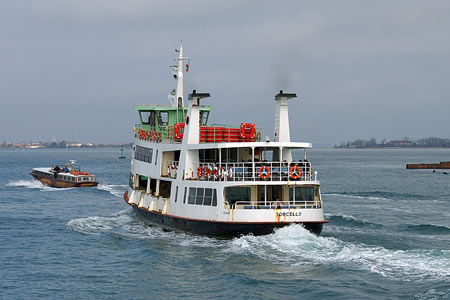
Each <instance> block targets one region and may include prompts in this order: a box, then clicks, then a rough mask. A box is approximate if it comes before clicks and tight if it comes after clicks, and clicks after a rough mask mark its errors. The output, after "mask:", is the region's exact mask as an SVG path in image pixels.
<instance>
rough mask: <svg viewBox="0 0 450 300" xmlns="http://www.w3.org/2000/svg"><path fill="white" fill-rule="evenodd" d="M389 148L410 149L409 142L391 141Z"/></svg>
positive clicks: (410, 143) (410, 144)
mask: <svg viewBox="0 0 450 300" xmlns="http://www.w3.org/2000/svg"><path fill="white" fill-rule="evenodd" d="M391 146H393V147H411V146H412V142H411V141H391Z"/></svg>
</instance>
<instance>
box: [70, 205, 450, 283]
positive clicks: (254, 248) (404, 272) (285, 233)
mask: <svg viewBox="0 0 450 300" xmlns="http://www.w3.org/2000/svg"><path fill="white" fill-rule="evenodd" d="M67 227H68V228H69V229H71V230H73V231H76V232H80V233H82V234H87V235H99V234H102V233H106V234H110V235H112V236H115V237H117V238H121V239H147V240H153V239H155V240H161V239H163V240H165V241H166V242H167V243H172V244H176V245H179V246H182V247H204V248H208V249H211V248H215V249H216V250H215V251H219V252H223V255H227V254H232V255H248V254H251V255H254V256H257V257H258V258H260V259H263V260H267V261H270V262H273V263H274V264H277V265H284V266H285V267H284V270H285V271H289V270H290V271H291V272H293V273H295V272H298V270H299V269H300V270H302V269H305V268H311V267H314V266H317V265H333V266H336V267H339V266H342V267H343V268H351V269H356V270H367V271H370V272H372V273H377V274H380V275H381V276H384V277H386V278H389V279H392V280H401V281H424V280H434V279H437V278H439V279H443V280H450V279H449V278H450V250H425V249H414V250H389V249H386V248H383V247H380V246H378V247H377V246H370V245H365V244H362V243H361V244H355V243H350V242H345V241H342V240H339V239H336V238H333V237H321V236H316V235H314V234H311V233H310V232H309V231H307V230H305V229H304V228H303V227H301V226H299V225H292V226H288V227H284V228H281V229H279V230H277V231H276V232H275V233H274V234H269V235H265V236H251V235H249V236H243V237H240V238H236V239H233V240H216V239H212V238H207V237H201V236H191V235H188V234H184V233H175V232H167V231H163V230H162V229H161V228H159V227H150V226H147V225H145V224H144V223H143V222H142V221H140V220H139V219H138V218H137V216H136V215H135V214H134V212H133V210H132V209H131V208H128V209H126V210H123V211H120V212H119V213H117V214H113V215H111V216H107V217H99V216H93V217H87V218H78V219H74V220H71V221H70V222H69V223H68V224H67Z"/></svg>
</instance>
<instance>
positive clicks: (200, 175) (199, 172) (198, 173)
mask: <svg viewBox="0 0 450 300" xmlns="http://www.w3.org/2000/svg"><path fill="white" fill-rule="evenodd" d="M202 176H203V169H202V167H198V168H197V178H200V177H202Z"/></svg>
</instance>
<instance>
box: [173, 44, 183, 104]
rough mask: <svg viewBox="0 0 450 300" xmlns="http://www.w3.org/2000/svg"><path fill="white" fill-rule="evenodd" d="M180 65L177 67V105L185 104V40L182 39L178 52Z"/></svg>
mask: <svg viewBox="0 0 450 300" xmlns="http://www.w3.org/2000/svg"><path fill="white" fill-rule="evenodd" d="M178 53H179V54H178V67H177V91H176V94H175V97H176V98H175V103H174V106H175V107H183V106H184V97H183V59H184V57H183V41H181V45H180V50H179V52H178Z"/></svg>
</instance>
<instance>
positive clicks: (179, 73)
mask: <svg viewBox="0 0 450 300" xmlns="http://www.w3.org/2000/svg"><path fill="white" fill-rule="evenodd" d="M175 52H177V53H178V57H176V58H174V60H175V61H178V63H177V64H175V65H171V66H170V67H172V68H173V71H174V73H173V77H174V78H175V80H176V81H177V87H176V88H175V89H174V90H172V92H171V93H170V95H169V100H170V102H171V103H172V106H173V107H178V108H182V107H183V106H184V96H183V93H184V87H183V77H184V76H183V60H188V61H189V60H190V58H189V57H184V56H183V41H181V43H180V48H179V49H175ZM188 68H189V63H188V64H186V72H187V71H188Z"/></svg>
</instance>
